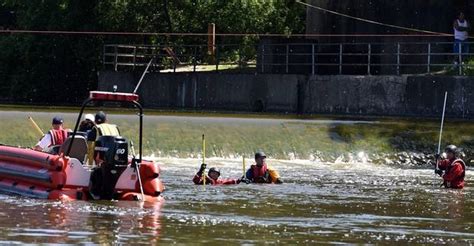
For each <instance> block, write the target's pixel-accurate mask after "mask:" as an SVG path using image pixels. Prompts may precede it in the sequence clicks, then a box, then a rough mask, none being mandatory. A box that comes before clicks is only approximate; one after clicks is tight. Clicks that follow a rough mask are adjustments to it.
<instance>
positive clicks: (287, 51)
mask: <svg viewBox="0 0 474 246" xmlns="http://www.w3.org/2000/svg"><path fill="white" fill-rule="evenodd" d="M289 52H290V47H289V45H288V44H286V62H285V64H286V69H285V70H286V73H288V53H289Z"/></svg>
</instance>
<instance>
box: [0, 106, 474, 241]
mask: <svg viewBox="0 0 474 246" xmlns="http://www.w3.org/2000/svg"><path fill="white" fill-rule="evenodd" d="M27 114H32V115H34V116H35V118H37V120H38V122H39V124H40V126H42V127H43V128H46V127H47V125H48V124H47V121H48V119H49V118H50V116H51V114H50V113H28V112H26V113H24V112H0V116H1V117H2V119H6V117H7V116H8V117H9V119H11V120H6V121H4V122H3V123H0V127H3V129H5V128H7V127H9V128H11V131H6V132H4V133H2V134H1V135H0V142H3V143H6V144H14V143H13V141H15V140H16V141H18V142H21V144H22V145H27V144H28V143H30V144H31V142H34V141H36V140H35V138H36V137H35V135H34V132H33V131H31V130H30V129H29V127H27V126H25V124H22V123H20V122H21V119H23V118H24V117H25V115H27ZM64 115H66V117H65V118H66V119H69V118H70V119H71V120H72V115H71V116H70V115H69V114H64ZM12 116H14V117H12ZM68 117H69V118H68ZM129 118H130V116H118V115H117V116H114V117H111V119H113V120H114V121H115V123H117V124H119V125H120V126H121V129H123V128H124V126H129V125H130V126H131V127H130V128H133V127H134V126H133V125H132V123H128V122H129ZM145 121H147V119H145ZM130 122H131V120H130ZM155 123H156V125H155ZM402 123H403V124H404V127H403V129H412V128H413V129H415V130H413V131H414V132H415V133H414V134H416V135H419V136H424V137H425V142H422V143H421V142H418V143H416V144H413V146H414V147H415V148H414V149H403V146H402V147H400V146H399V145H395V144H393V141H390V139H392V138H394V136H392V134H385V135H381V134H379V133H380V132H381V130H379V129H385V131H386V132H387V131H388V132H390V133H392V132H400V129H401V128H400V124H399V122H397V123H395V122H380V121H371V122H366V121H363V122H354V121H317V120H310V121H304V120H279V119H232V118H212V117H211V118H209V117H199V118H196V117H177V116H172V117H171V116H167V117H164V116H150V117H148V123H147V124H148V125H146V127H147V128H146V129H145V130H146V132H147V133H146V137H147V138H148V140H147V142H146V143H147V145H146V146H145V149H146V154H147V155H148V157H149V158H153V159H155V160H156V161H157V162H159V163H162V179H163V181H164V183H165V184H166V191H165V192H164V197H165V199H166V201H165V202H164V203H163V204H141V203H138V202H119V201H106V202H104V201H102V202H80V201H75V202H57V201H44V200H34V199H28V198H20V197H16V196H11V195H7V194H2V195H0V215H1V216H0V244H13V243H21V244H24V243H93V244H139V243H143V244H156V243H160V244H172V243H180V244H191V243H192V244H204V243H212V244H218V243H219V244H220V243H230V244H262V243H272V244H297V243H298V244H314V243H378V244H382V243H383V244H394V243H420V244H432V243H434V244H437V243H448V244H456V245H459V244H466V245H468V244H473V243H474V211H473V210H474V198H473V194H474V193H473V191H474V189H473V188H472V187H471V186H472V183H473V180H474V179H473V171H472V170H471V169H469V170H468V172H467V174H466V176H467V187H466V188H465V189H464V190H460V191H457V190H456V191H455V190H446V189H441V188H439V184H440V182H441V180H440V178H439V177H436V176H435V175H434V173H433V169H431V166H430V165H427V164H420V163H419V162H420V161H418V162H416V163H415V162H413V161H410V160H424V159H425V158H427V155H426V153H425V150H424V149H422V148H424V147H423V146H427V148H431V147H432V146H436V144H432V143H426V141H427V140H426V139H428V140H429V139H430V138H431V135H433V136H436V127H435V125H436V123H434V122H431V123H430V122H423V123H417V122H402ZM2 124H3V125H2ZM420 124H423V126H420ZM450 124H453V123H449V122H448V123H447V129H448V131H449V129H455V128H456V126H455V124H458V123H455V124H454V125H451V126H450ZM462 124H466V125H467V123H462ZM22 127H23V128H22ZM338 127H339V128H341V127H343V128H342V130H341V129H338V130H335V131H332V132H329V133H328V132H327V131H328V129H329V130H330V129H334V128H338ZM366 127H368V128H370V129H372V130H370V131H368V130H367V129H366ZM17 128H18V129H25V130H24V132H23V133H24V134H23V135H29V136H30V137H24V136H23V137H20V136H17V137H14V136H11V135H12V134H13V135H14V134H15V133H14V132H15V131H14V129H17ZM394 129H396V130H394ZM248 131H250V132H251V133H252V134H256V136H255V135H252V134H248V133H247V132H248ZM364 131H368V132H373V133H374V134H375V135H376V136H371V135H370V134H368V133H363V134H360V135H352V134H353V133H352V132H364ZM408 131H409V130H404V132H403V133H402V134H401V136H395V137H398V138H402V139H407V141H408V139H410V138H411V137H412V135H410V136H408V137H407V136H406V135H407V134H406V132H408ZM125 132H127V133H128V131H125ZM202 132H205V133H206V136H208V146H210V147H208V148H209V149H210V150H209V152H210V153H208V155H209V156H210V158H208V159H207V162H208V167H211V166H216V167H218V168H220V169H221V172H222V176H223V177H232V178H237V177H240V176H242V160H241V155H242V154H243V155H245V156H247V157H248V159H247V165H248V164H250V162H251V159H250V158H249V157H251V156H250V152H251V151H254V149H257V148H258V147H261V149H264V150H265V151H266V152H267V155H269V158H268V163H269V164H271V165H272V166H273V167H274V168H275V169H277V170H278V171H279V173H280V175H281V176H282V179H283V180H284V182H285V183H284V184H282V185H251V184H250V185H247V184H239V185H231V186H214V187H212V186H205V187H203V186H195V185H193V184H192V182H191V179H192V177H193V175H194V173H195V172H196V171H197V169H198V168H199V164H200V156H199V150H200V137H201V134H199V133H202ZM235 132H239V133H238V134H236V133H235ZM261 132H263V133H264V134H267V135H268V134H270V136H264V137H259V135H258V134H260V133H261ZM310 133H311V134H313V135H311V136H307V135H309V134H310ZM323 133H325V134H323ZM189 134H192V135H191V136H190V135H189ZM393 134H395V135H396V133H393ZM423 134H426V135H423ZM447 134H448V136H449V134H450V133H447ZM226 135H228V136H230V137H233V138H238V139H237V140H236V139H230V138H229V139H227V140H226V138H224V136H226ZM427 135H429V136H430V137H426V136H427ZM354 136H355V137H354ZM150 137H153V140H152V141H151V140H150ZM158 137H159V138H158ZM155 138H157V139H155ZM313 138H316V140H311V139H313ZM282 139H284V140H285V141H282ZM166 140H168V142H172V143H173V144H174V146H172V145H170V144H169V143H168V144H165V143H162V142H164V141H166ZM183 140H188V141H191V142H192V144H190V143H185V142H182V141H183ZM302 141H306V143H303V142H302ZM311 141H314V142H311ZM397 141H401V140H397ZM463 141H464V143H467V142H468V141H469V139H468V138H467V136H463ZM241 142H244V143H241ZM307 142H310V143H309V144H308V143H307ZM179 143H182V144H181V145H180V144H179ZM386 143H390V144H387V145H386V146H382V147H380V145H381V144H382V145H383V144H386ZM310 145H314V146H316V147H317V148H316V147H314V149H313V148H311V147H308V146H310ZM331 145H332V146H333V147H332V148H331V147H330V146H331ZM410 145H411V144H410ZM212 146H213V147H212ZM262 146H263V147H262ZM419 146H421V147H419ZM298 147H301V148H300V149H298ZM408 147H410V146H408ZM417 147H419V148H420V149H421V150H418V149H416V148H417ZM232 148H235V149H237V151H234V152H232V151H231V150H230V149H232ZM285 148H287V149H285ZM320 149H321V150H320ZM329 149H332V151H331V152H329V151H328V152H326V151H324V150H329ZM302 150H304V151H302ZM193 153H194V154H193ZM403 156H408V157H407V158H406V159H403V158H402V157H403ZM414 156H415V157H416V158H415V157H414ZM282 157H284V158H282ZM400 158H402V160H401V159H400ZM375 159H376V161H375Z"/></svg>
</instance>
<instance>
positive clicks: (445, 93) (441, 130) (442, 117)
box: [436, 91, 448, 170]
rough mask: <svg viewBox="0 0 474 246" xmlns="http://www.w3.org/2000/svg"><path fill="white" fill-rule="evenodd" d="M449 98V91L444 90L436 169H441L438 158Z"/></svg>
mask: <svg viewBox="0 0 474 246" xmlns="http://www.w3.org/2000/svg"><path fill="white" fill-rule="evenodd" d="M447 98H448V92H447V91H446V92H444V103H443V114H442V115H441V126H440V128H439V140H438V155H437V157H436V170H438V169H439V167H438V159H439V154H440V152H441V138H442V135H443V125H444V113H445V112H446V99H447Z"/></svg>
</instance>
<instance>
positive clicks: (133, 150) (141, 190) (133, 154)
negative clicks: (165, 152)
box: [130, 141, 145, 201]
mask: <svg viewBox="0 0 474 246" xmlns="http://www.w3.org/2000/svg"><path fill="white" fill-rule="evenodd" d="M130 147H131V149H132V156H133V158H135V147H133V141H130ZM140 164H141V163H137V164H136V166H135V168H136V171H137V177H138V184H139V185H140V192H141V193H142V201H145V193H144V192H143V184H142V179H141V178H140Z"/></svg>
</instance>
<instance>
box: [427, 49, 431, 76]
mask: <svg viewBox="0 0 474 246" xmlns="http://www.w3.org/2000/svg"><path fill="white" fill-rule="evenodd" d="M427 59H428V60H427V67H426V72H427V73H430V72H431V43H428V57H427Z"/></svg>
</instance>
